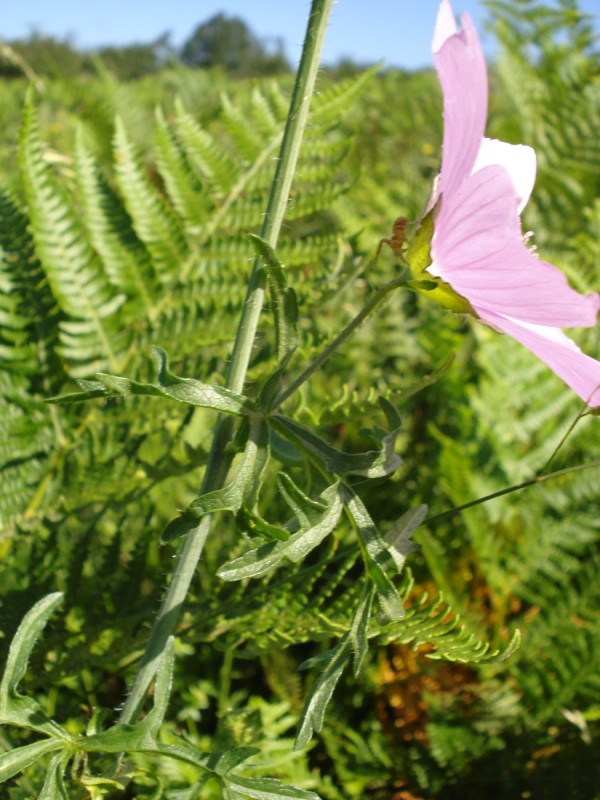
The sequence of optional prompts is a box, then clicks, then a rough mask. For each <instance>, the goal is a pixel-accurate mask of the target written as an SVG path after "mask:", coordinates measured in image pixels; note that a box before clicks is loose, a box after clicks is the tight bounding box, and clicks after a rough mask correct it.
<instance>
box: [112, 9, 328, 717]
mask: <svg viewBox="0 0 600 800" xmlns="http://www.w3.org/2000/svg"><path fill="white" fill-rule="evenodd" d="M332 5H333V0H313V2H312V7H311V11H310V15H309V20H308V27H307V31H306V37H305V39H304V47H303V50H302V56H301V59H300V66H299V68H298V73H297V75H296V83H295V85H294V91H293V94H292V99H291V103H290V110H289V114H288V118H287V122H286V128H285V132H284V134H283V140H282V143H281V150H280V155H279V159H278V161H277V168H276V170H275V176H274V178H273V182H272V184H271V192H270V195H269V201H268V204H267V211H266V214H265V219H264V222H263V226H262V230H261V236H262V238H263V239H266V241H267V242H268V243H269V244H270V245H271V246H272V247H275V246H276V244H277V239H278V237H279V232H280V230H281V223H282V221H283V218H284V215H285V211H286V207H287V202H288V197H289V193H290V187H291V184H292V179H293V176H294V172H295V169H296V163H297V161H298V154H299V152H300V145H301V143H302V137H303V134H304V129H305V127H306V120H307V117H308V109H309V104H310V100H311V97H312V95H313V92H314V87H315V81H316V77H317V72H318V69H319V59H320V55H321V49H322V46H323V42H324V40H325V32H326V30H327V24H328V22H329V15H330V13H331V7H332ZM264 295H265V274H264V270H263V268H262V266H261V264H260V262H259V260H258V259H256V260H255V262H254V266H253V268H252V273H251V275H250V280H249V283H248V291H247V294H246V299H245V301H244V306H243V308H242V314H241V317H240V322H239V326H238V330H237V335H236V338H235V342H234V345H233V352H232V355H231V361H230V364H229V369H228V372H227V386H228V388H229V389H232V390H233V391H234V392H241V391H242V390H243V388H244V383H245V381H246V373H247V370H248V364H249V361H250V355H251V353H252V347H253V345H254V339H255V336H256V329H257V327H258V321H259V317H260V313H261V311H262V306H263V302H264ZM232 434H233V422H232V421H231V419H230V418H224V417H222V418H221V419H220V420H219V421H218V422H217V426H216V428H215V433H214V437H213V443H212V447H211V452H210V456H209V460H208V464H207V467H206V472H205V477H204V481H203V483H202V488H201V492H202V493H204V492H208V491H211V490H213V489H217V488H219V487H220V486H222V485H223V483H224V481H225V478H226V476H227V472H228V469H229V465H230V461H231V456H230V455H229V454H228V453H227V445H228V444H229V442H230V441H231V437H232ZM209 528H210V517H204V518H203V519H202V521H201V522H200V523H199V525H198V526H197V527H196V528H194V529H193V530H192V531H190V533H188V534H187V535H186V537H185V541H184V543H183V546H182V548H181V550H180V552H179V554H178V556H177V565H176V567H175V571H174V573H173V577H172V579H171V582H170V584H169V588H168V589H167V592H166V595H165V597H164V600H163V602H162V605H161V607H160V609H159V611H158V614H157V616H156V619H155V621H154V626H153V628H152V631H151V633H150V638H149V640H148V644H147V645H146V650H145V651H144V654H143V656H142V659H141V663H140V666H139V669H138V672H137V675H136V677H135V680H134V683H133V686H132V688H131V691H130V693H129V696H128V698H127V701H126V703H125V705H124V707H123V710H122V712H121V714H120V716H119V722H121V723H132V722H134V721H135V719H136V717H137V715H138V714H139V712H140V709H141V707H142V704H143V702H144V698H145V696H146V692H147V691H148V688H149V686H150V683H151V682H152V679H153V678H154V675H155V673H156V665H157V661H158V658H159V656H160V654H161V653H162V652H163V650H164V648H165V645H166V642H167V639H168V638H169V636H170V635H171V634H172V632H173V630H174V629H175V626H176V625H177V622H178V620H179V617H180V612H181V608H182V605H183V603H184V601H185V598H186V595H187V592H188V589H189V586H190V583H191V581H192V578H193V576H194V574H195V571H196V566H197V564H198V560H199V559H200V556H201V554H202V550H203V548H204V543H205V541H206V538H207V536H208V532H209Z"/></svg>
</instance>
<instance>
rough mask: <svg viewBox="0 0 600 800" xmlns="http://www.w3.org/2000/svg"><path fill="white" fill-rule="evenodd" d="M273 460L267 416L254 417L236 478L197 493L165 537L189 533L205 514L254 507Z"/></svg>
mask: <svg viewBox="0 0 600 800" xmlns="http://www.w3.org/2000/svg"><path fill="white" fill-rule="evenodd" d="M268 460H269V426H268V425H267V423H266V422H265V420H263V419H260V418H257V419H255V420H253V422H252V425H251V427H250V433H249V435H248V441H247V443H246V449H245V450H244V455H243V457H242V460H241V463H240V465H239V467H238V469H237V472H236V473H235V476H234V478H233V480H232V481H231V482H230V483H228V484H227V485H226V486H224V487H223V488H222V489H215V490H214V491H212V492H207V493H206V494H202V495H200V496H199V497H197V498H196V499H195V500H194V501H193V502H192V503H191V504H190V505H189V506H188V507H187V508H186V510H185V511H184V512H183V514H181V515H180V516H179V517H177V519H174V520H173V521H172V522H170V523H169V524H168V525H167V527H166V528H165V530H164V531H163V536H162V538H163V541H171V540H172V539H174V538H176V537H177V536H180V535H182V534H183V533H186V532H187V530H189V529H190V528H191V527H193V526H194V525H195V524H196V523H197V521H198V520H199V519H201V518H202V517H203V516H204V515H205V514H213V513H215V512H216V511H234V512H235V511H238V510H239V509H240V508H241V507H242V505H246V506H248V507H249V508H250V509H254V507H255V505H256V502H257V499H258V491H259V488H260V484H261V480H262V475H263V472H264V470H265V467H266V465H267V462H268Z"/></svg>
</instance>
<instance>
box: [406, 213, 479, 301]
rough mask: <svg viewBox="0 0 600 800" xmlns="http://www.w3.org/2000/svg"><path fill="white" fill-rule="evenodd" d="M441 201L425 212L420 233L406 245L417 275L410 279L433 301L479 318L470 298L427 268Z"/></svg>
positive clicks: (409, 261)
mask: <svg viewBox="0 0 600 800" xmlns="http://www.w3.org/2000/svg"><path fill="white" fill-rule="evenodd" d="M440 202H443V199H442V200H438V202H437V203H436V204H435V206H434V207H433V208H432V209H431V211H429V212H428V213H427V214H425V216H424V217H423V219H422V220H421V224H420V225H419V227H418V229H417V232H416V233H415V235H414V236H413V238H412V240H411V242H410V244H409V245H408V247H407V248H406V262H407V264H408V266H409V268H410V272H411V275H412V276H413V280H412V281H409V282H408V286H409V287H410V288H411V289H414V290H415V291H416V292H420V293H422V294H425V295H426V296H427V297H429V299H430V300H434V301H435V302H436V303H439V305H441V306H442V307H443V308H447V309H448V310H449V311H454V312H455V313H457V314H471V315H472V316H474V317H476V316H477V314H476V313H475V311H474V310H473V308H472V306H471V304H470V303H469V301H468V300H466V299H465V298H464V297H462V296H461V295H460V294H458V293H457V292H455V291H454V289H453V288H452V287H451V286H450V284H449V283H446V282H445V281H443V280H441V278H437V277H435V276H434V275H430V274H429V273H428V272H426V270H427V267H429V266H431V240H432V238H433V234H434V230H435V224H434V219H435V216H436V214H437V210H438V206H439V204H440Z"/></svg>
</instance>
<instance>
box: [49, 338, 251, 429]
mask: <svg viewBox="0 0 600 800" xmlns="http://www.w3.org/2000/svg"><path fill="white" fill-rule="evenodd" d="M152 350H153V353H154V358H155V361H156V367H157V373H158V374H157V380H158V383H157V384H153V383H139V382H138V381H133V380H130V379H129V378H122V377H120V376H119V375H106V374H104V373H98V374H96V376H95V377H96V380H95V381H87V380H86V381H80V382H79V383H80V385H81V387H82V388H83V390H84V391H83V392H72V393H71V394H63V395H59V396H58V397H50V398H49V399H48V400H47V401H46V402H48V403H57V404H65V403H79V402H82V401H84V400H90V399H93V398H96V397H133V396H134V395H147V396H151V397H170V398H171V399H172V400H176V401H177V402H178V403H186V404H187V405H191V406H200V407H201V408H212V409H213V410H214V411H220V412H222V413H224V414H233V415H236V416H247V415H250V414H252V413H254V412H255V411H256V408H255V406H254V403H252V401H251V400H249V399H248V398H247V397H244V396H243V395H240V394H236V393H235V392H232V391H231V390H229V389H225V388H224V387H221V386H213V385H212V384H208V383H201V382H200V381H196V380H193V379H192V378H180V377H178V376H177V375H174V374H173V373H172V372H171V371H170V370H169V362H168V356H167V354H166V353H165V351H164V350H162V348H160V347H153V348H152Z"/></svg>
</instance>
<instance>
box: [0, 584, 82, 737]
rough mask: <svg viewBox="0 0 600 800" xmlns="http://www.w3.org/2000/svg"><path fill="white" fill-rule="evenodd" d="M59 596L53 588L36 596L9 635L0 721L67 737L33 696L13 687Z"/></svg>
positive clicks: (0, 722) (57, 602)
mask: <svg viewBox="0 0 600 800" xmlns="http://www.w3.org/2000/svg"><path fill="white" fill-rule="evenodd" d="M62 598H63V595H62V593H61V592H55V593H54V594H49V595H47V596H46V597H43V598H42V599H41V600H39V601H38V602H37V603H36V604H35V605H34V606H33V608H32V609H31V610H30V611H28V612H27V614H25V616H24V617H23V620H22V621H21V624H20V625H19V627H18V629H17V632H16V633H15V635H14V637H13V640H12V642H11V644H10V648H9V650H8V658H7V659H6V666H5V668H4V674H3V676H2V683H0V724H5V725H7V724H9V725H19V726H23V727H26V728H31V729H32V730H36V731H40V732H43V733H48V734H49V735H50V736H54V737H58V738H60V739H63V740H64V739H66V740H70V739H69V735H68V734H67V732H66V731H64V730H63V729H62V728H61V727H60V725H57V724H56V723H55V722H51V721H49V720H48V719H47V718H46V717H45V716H44V714H43V713H42V710H41V708H40V706H39V705H38V703H37V702H36V701H35V700H33V699H32V698H29V697H23V696H22V695H20V694H19V693H18V691H17V687H18V685H19V683H20V681H21V680H22V678H23V676H24V675H25V672H26V670H27V664H28V662H29V657H30V655H31V651H32V650H33V646H34V644H35V642H36V640H37V638H38V636H39V635H40V634H41V632H42V630H43V629H44V627H45V625H46V623H47V622H48V619H49V618H50V615H51V614H52V612H53V611H54V610H55V608H57V606H58V605H59V604H60V603H61V601H62Z"/></svg>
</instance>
